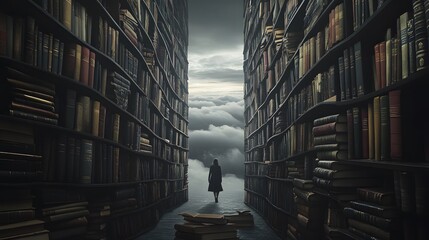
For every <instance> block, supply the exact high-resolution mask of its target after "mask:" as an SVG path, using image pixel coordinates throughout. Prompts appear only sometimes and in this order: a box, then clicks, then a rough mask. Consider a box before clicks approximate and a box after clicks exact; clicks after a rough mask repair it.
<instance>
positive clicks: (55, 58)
mask: <svg viewBox="0 0 429 240" xmlns="http://www.w3.org/2000/svg"><path fill="white" fill-rule="evenodd" d="M53 41H54V42H53V46H52V48H53V49H52V69H51V71H52V72H53V73H55V74H59V72H58V62H59V57H60V40H58V39H57V38H55V39H54V40H53Z"/></svg>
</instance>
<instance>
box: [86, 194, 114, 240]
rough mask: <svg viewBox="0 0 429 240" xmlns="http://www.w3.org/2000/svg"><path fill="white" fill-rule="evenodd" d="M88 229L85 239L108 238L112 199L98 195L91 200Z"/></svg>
mask: <svg viewBox="0 0 429 240" xmlns="http://www.w3.org/2000/svg"><path fill="white" fill-rule="evenodd" d="M88 209H89V216H88V229H87V233H86V235H85V239H89V240H91V239H94V240H95V239H106V238H107V236H106V235H107V228H106V226H107V221H108V218H109V216H110V199H109V197H105V196H97V197H94V198H93V199H91V200H90V201H89V205H88Z"/></svg>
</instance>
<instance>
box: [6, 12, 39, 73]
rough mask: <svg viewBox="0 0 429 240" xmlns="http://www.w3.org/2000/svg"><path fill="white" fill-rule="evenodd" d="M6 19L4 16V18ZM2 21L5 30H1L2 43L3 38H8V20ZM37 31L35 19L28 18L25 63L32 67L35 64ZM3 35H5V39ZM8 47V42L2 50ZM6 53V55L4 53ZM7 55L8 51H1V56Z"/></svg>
mask: <svg viewBox="0 0 429 240" xmlns="http://www.w3.org/2000/svg"><path fill="white" fill-rule="evenodd" d="M3 17H4V16H3ZM0 21H2V23H0V24H2V26H4V27H3V29H4V30H0V42H1V41H2V38H4V37H6V29H5V28H6V19H4V18H3V19H0ZM35 30H36V23H35V20H34V18H33V17H30V16H27V24H26V35H25V62H26V63H28V64H30V65H35V64H34V51H35V48H36V42H35V34H36V33H35ZM2 34H5V35H4V37H3V35H2ZM3 46H4V47H6V41H5V42H4V44H3V45H2V48H4V47H3ZM2 52H4V53H2ZM5 53H6V49H4V50H3V49H2V50H0V54H1V55H4V54H5Z"/></svg>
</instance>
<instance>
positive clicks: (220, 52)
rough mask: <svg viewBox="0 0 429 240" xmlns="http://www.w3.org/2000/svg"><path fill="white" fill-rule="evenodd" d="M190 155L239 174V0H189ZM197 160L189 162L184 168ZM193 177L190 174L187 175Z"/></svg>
mask: <svg viewBox="0 0 429 240" xmlns="http://www.w3.org/2000/svg"><path fill="white" fill-rule="evenodd" d="M188 5H189V48H188V61H189V130H190V132H189V136H190V139H189V147H190V154H189V158H191V159H195V160H199V161H201V162H202V163H203V164H204V166H205V167H209V166H210V165H211V163H212V161H213V159H214V158H218V159H219V163H220V165H221V166H222V171H223V173H224V174H235V175H237V176H238V177H241V178H242V177H243V174H244V165H243V162H244V154H243V142H244V139H243V136H244V135H243V126H244V122H243V121H244V119H243V109H244V102H243V65H242V63H243V1H242V0H188ZM195 163H196V161H191V162H190V168H189V171H193V170H197V169H198V168H199V167H200V166H198V168H193V165H195ZM191 181H192V180H191Z"/></svg>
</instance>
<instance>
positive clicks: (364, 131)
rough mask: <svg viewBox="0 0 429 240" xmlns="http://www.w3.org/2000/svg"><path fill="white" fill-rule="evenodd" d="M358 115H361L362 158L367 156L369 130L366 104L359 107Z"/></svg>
mask: <svg viewBox="0 0 429 240" xmlns="http://www.w3.org/2000/svg"><path fill="white" fill-rule="evenodd" d="M360 115H361V137H362V142H361V147H362V149H361V151H362V152H361V153H362V155H361V156H362V158H363V159H368V158H369V142H368V140H369V130H368V108H367V106H364V107H362V108H360Z"/></svg>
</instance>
